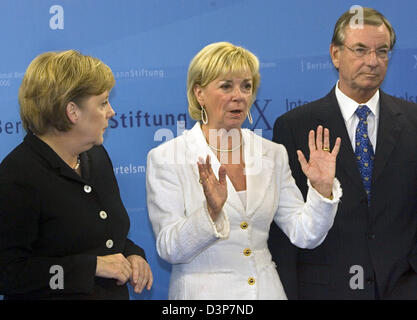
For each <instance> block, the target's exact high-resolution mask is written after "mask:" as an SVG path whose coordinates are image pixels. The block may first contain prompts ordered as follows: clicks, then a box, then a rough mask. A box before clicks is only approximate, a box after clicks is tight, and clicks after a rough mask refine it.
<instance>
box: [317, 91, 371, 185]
mask: <svg viewBox="0 0 417 320" xmlns="http://www.w3.org/2000/svg"><path fill="white" fill-rule="evenodd" d="M322 101H323V103H322V105H321V106H318V107H317V108H320V109H319V110H317V111H318V112H317V121H318V122H317V125H319V124H321V125H323V126H324V127H326V128H328V129H329V131H330V145H331V148H333V146H334V142H335V141H336V138H337V137H340V138H341V139H342V143H341V146H340V151H339V154H338V156H337V164H336V177H337V176H338V172H341V171H344V172H345V173H346V174H347V175H348V176H349V177H350V179H351V180H352V182H353V183H354V184H355V185H356V186H357V187H358V188H361V189H363V190H365V189H364V187H363V182H362V177H361V175H360V173H359V170H358V167H357V165H356V159H355V153H354V151H353V149H352V143H351V141H350V138H349V135H348V132H347V129H346V124H345V121H344V119H343V116H342V113H341V111H340V107H339V103H338V102H337V99H336V94H335V88H334V87H333V89H332V90H331V91H330V93H329V94H328V95H327V96H326V97H325V98H324V99H323V100H322ZM314 129H315V128H314Z"/></svg>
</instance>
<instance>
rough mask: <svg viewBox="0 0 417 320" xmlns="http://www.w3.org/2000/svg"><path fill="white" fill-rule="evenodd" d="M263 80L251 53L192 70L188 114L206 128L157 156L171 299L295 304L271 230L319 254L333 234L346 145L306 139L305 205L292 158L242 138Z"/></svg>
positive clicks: (324, 136)
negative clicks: (271, 245) (272, 249)
mask: <svg viewBox="0 0 417 320" xmlns="http://www.w3.org/2000/svg"><path fill="white" fill-rule="evenodd" d="M259 80H260V76H259V62H258V59H257V58H256V57H255V56H254V55H253V54H252V53H250V52H249V51H247V50H245V49H243V48H241V47H237V46H234V45H232V44H230V43H226V42H220V43H214V44H210V45H208V46H206V47H205V48H203V49H202V50H201V51H200V52H199V53H198V54H197V55H196V56H195V57H194V58H193V60H192V61H191V63H190V67H189V70H188V81H187V95H188V101H189V113H190V116H191V117H192V118H193V119H195V120H199V121H198V122H197V123H196V124H195V126H194V127H193V128H192V129H191V130H189V131H185V132H184V133H183V135H181V136H179V137H177V138H175V139H173V140H171V141H168V142H166V143H164V144H162V145H160V146H158V147H157V148H155V149H153V150H151V151H150V152H149V154H148V164H147V180H146V188H147V203H148V211H149V216H150V220H151V223H152V227H153V230H154V233H155V236H156V247H157V250H158V254H159V255H160V256H161V258H162V259H164V260H166V261H167V262H169V263H171V264H172V265H173V267H172V273H171V280H170V287H169V299H187V300H188V299H233V300H235V299H286V295H285V292H284V289H283V287H282V284H281V281H280V279H279V276H278V273H277V271H276V268H275V265H274V263H273V262H272V259H271V255H270V253H269V250H268V247H267V238H268V233H269V228H270V224H271V222H272V221H273V220H274V221H275V223H277V224H278V226H279V227H280V228H281V229H282V230H283V231H284V232H285V234H286V235H287V236H288V237H289V239H290V240H291V242H292V243H293V244H295V245H297V246H298V247H301V248H314V247H317V246H318V245H320V243H321V242H322V241H323V240H324V238H325V237H326V235H327V232H328V231H329V229H330V228H331V226H332V224H333V221H334V217H335V214H336V210H337V204H338V202H339V199H340V197H341V195H342V190H341V188H340V185H339V182H338V181H337V179H336V178H335V177H334V176H335V167H336V156H337V153H338V151H339V147H340V138H337V139H336V143H335V147H334V149H333V150H332V151H330V150H329V132H328V130H327V129H323V128H322V127H320V126H319V127H318V128H317V132H314V131H311V132H310V135H309V137H306V139H307V138H308V139H309V145H310V157H309V161H308V162H307V161H306V159H305V157H304V155H303V154H302V153H301V152H300V151H299V152H298V157H299V161H300V163H301V166H302V168H303V172H304V173H305V174H306V176H307V178H308V181H309V182H308V183H309V193H308V196H307V201H306V203H304V200H303V197H302V195H301V193H300V191H299V189H298V188H297V186H296V184H295V182H294V179H293V177H292V176H291V171H290V167H289V165H288V156H287V152H286V150H285V148H284V147H283V146H282V145H279V144H276V143H273V142H271V141H269V140H266V139H264V138H262V137H260V136H259V135H256V134H254V133H253V132H252V131H250V130H248V129H241V125H242V123H243V122H244V121H245V119H246V117H247V116H248V117H249V120H251V116H250V106H251V105H252V103H253V101H254V99H255V96H256V91H257V89H258V86H259ZM200 121H201V122H200Z"/></svg>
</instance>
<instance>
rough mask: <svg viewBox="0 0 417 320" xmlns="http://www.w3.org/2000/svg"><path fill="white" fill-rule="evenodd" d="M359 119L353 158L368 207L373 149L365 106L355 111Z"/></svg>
mask: <svg viewBox="0 0 417 320" xmlns="http://www.w3.org/2000/svg"><path fill="white" fill-rule="evenodd" d="M355 113H356V115H357V116H358V118H359V123H358V126H357V127H356V136H355V144H356V145H355V156H356V162H357V164H358V168H359V172H360V174H361V176H362V181H363V185H364V187H365V191H366V194H367V195H368V206H369V205H370V203H371V179H372V167H373V163H374V158H375V156H374V149H373V147H372V144H371V141H370V140H369V136H368V122H367V120H368V115H369V114H370V113H371V110H369V108H368V107H367V106H365V105H360V106H359V107H358V108H357V109H356V111H355Z"/></svg>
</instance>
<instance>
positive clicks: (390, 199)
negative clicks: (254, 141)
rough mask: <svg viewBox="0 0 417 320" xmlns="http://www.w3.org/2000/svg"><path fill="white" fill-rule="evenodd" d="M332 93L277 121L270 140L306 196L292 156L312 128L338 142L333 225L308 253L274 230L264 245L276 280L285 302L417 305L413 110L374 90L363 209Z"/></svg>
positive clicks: (416, 127)
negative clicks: (375, 116) (338, 191)
mask: <svg viewBox="0 0 417 320" xmlns="http://www.w3.org/2000/svg"><path fill="white" fill-rule="evenodd" d="M334 91H335V90H334V88H333V89H332V91H331V92H330V93H329V94H328V95H327V96H326V97H324V98H322V99H320V100H317V101H314V102H311V103H309V104H306V105H304V106H301V107H298V108H296V109H294V110H292V111H290V112H288V113H286V114H284V115H283V116H281V117H279V118H278V119H277V121H276V122H275V126H274V136H273V140H274V141H275V142H278V143H282V144H284V145H285V147H286V148H287V151H288V154H289V161H290V166H291V170H292V173H293V176H294V178H295V180H296V182H297V185H298V187H299V188H300V190H301V191H302V193H303V195H304V197H305V196H306V193H307V184H306V177H305V175H304V174H303V172H302V170H301V166H300V165H299V163H298V160H297V154H296V150H297V149H300V150H302V151H303V153H304V154H305V155H308V154H309V150H308V139H307V137H308V132H309V130H311V129H316V128H317V126H318V125H323V126H324V127H327V128H329V130H330V139H331V146H332V147H333V145H334V142H335V139H336V137H341V138H342V145H341V149H340V153H339V155H338V158H337V168H336V177H337V178H338V179H339V181H340V182H341V186H342V189H343V197H342V198H341V202H340V203H339V208H338V212H337V214H336V218H335V222H334V225H333V227H332V229H331V230H330V231H329V233H328V235H327V237H326V239H325V240H324V242H323V243H322V244H321V245H320V246H319V247H318V248H316V249H313V250H302V249H296V248H295V247H293V246H292V245H290V244H289V243H288V240H287V239H286V237H285V236H283V234H282V232H281V231H280V230H279V229H277V228H276V227H274V226H273V227H272V228H271V232H270V239H269V246H270V249H271V253H272V255H273V258H274V260H275V262H276V263H277V265H278V271H279V275H280V277H281V279H282V281H283V284H284V287H285V289H286V291H287V295H288V297H289V298H300V299H374V298H378V297H380V298H387V299H388V298H405V299H407V298H411V299H417V273H416V272H417V249H416V241H417V105H416V104H414V103H410V102H407V101H404V100H401V99H398V98H395V97H393V96H390V95H387V94H385V93H383V92H382V91H380V118H379V127H378V136H377V146H376V151H375V162H374V169H373V175H372V190H371V194H372V199H371V206H370V207H368V203H367V198H366V193H365V190H364V187H363V184H362V179H361V176H360V173H359V170H358V168H357V165H356V161H355V156H354V150H353V149H352V145H351V142H350V139H349V137H348V133H347V130H346V126H345V123H344V120H343V117H342V114H341V112H340V108H339V105H338V102H337V99H336V95H335V92H334ZM360 268H362V270H363V281H362V279H361V274H360V271H358V270H360ZM352 283H353V286H352ZM361 285H363V288H360V287H361ZM358 286H359V288H358ZM352 287H353V288H356V289H352Z"/></svg>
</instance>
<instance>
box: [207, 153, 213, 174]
mask: <svg viewBox="0 0 417 320" xmlns="http://www.w3.org/2000/svg"><path fill="white" fill-rule="evenodd" d="M206 169H207V174H208V175H207V177H212V176H213V175H214V172H213V169H212V167H211V159H210V156H209V155H207V161H206Z"/></svg>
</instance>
